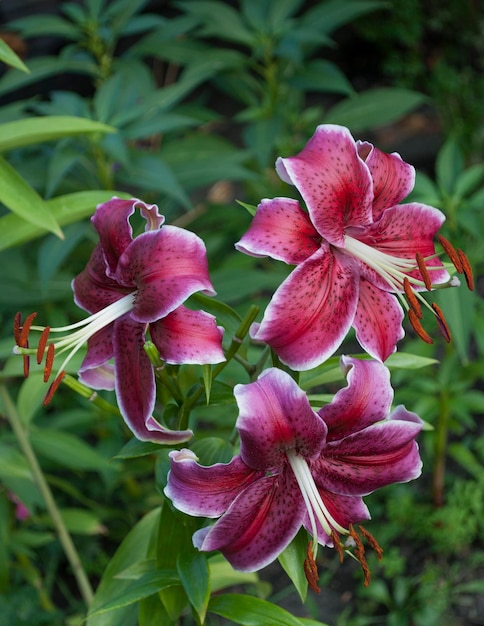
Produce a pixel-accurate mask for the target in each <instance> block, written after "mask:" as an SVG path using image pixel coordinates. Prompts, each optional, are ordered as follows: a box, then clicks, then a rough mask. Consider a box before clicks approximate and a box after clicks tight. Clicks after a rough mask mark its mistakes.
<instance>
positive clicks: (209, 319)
mask: <svg viewBox="0 0 484 626" xmlns="http://www.w3.org/2000/svg"><path fill="white" fill-rule="evenodd" d="M136 209H138V210H139V211H140V213H141V215H142V217H143V218H144V219H145V221H146V229H145V232H143V233H142V234H140V235H139V236H137V237H134V238H133V231H132V227H131V224H130V217H131V216H132V215H133V214H134V212H135V210H136ZM91 219H92V223H93V224H94V227H95V228H96V230H97V232H98V234H99V240H100V242H99V244H98V245H97V246H96V248H95V249H94V251H93V253H92V255H91V258H90V259H89V262H88V264H87V266H86V268H85V269H84V270H83V271H82V272H81V273H80V274H79V275H78V276H77V277H76V278H74V280H73V282H72V287H73V291H74V300H75V302H76V304H77V305H78V306H80V307H81V308H83V309H85V310H86V311H88V312H89V313H90V314H91V315H90V317H88V318H86V319H84V320H82V321H80V322H78V323H76V324H72V325H70V326H65V327H62V328H49V327H45V328H44V327H42V326H33V325H32V321H33V317H34V315H35V314H33V315H31V316H29V317H28V318H27V319H26V320H25V322H24V323H23V324H22V323H21V321H20V320H19V319H17V323H16V330H15V335H16V343H17V352H19V353H23V354H24V355H26V357H25V358H26V359H28V354H29V353H30V352H34V353H35V350H29V348H28V340H27V336H28V333H29V331H31V330H37V331H41V333H42V334H41V338H40V340H39V347H38V349H37V361H38V362H39V363H40V362H42V359H43V357H44V352H45V351H46V352H47V355H46V364H45V370H44V378H45V379H46V382H47V380H48V379H49V377H50V373H51V370H52V367H53V359H54V352H55V353H56V354H60V353H63V352H67V356H66V358H65V360H64V362H63V363H62V365H61V366H60V368H59V374H58V375H57V377H56V379H55V381H54V383H53V384H52V385H51V388H50V392H48V394H47V396H46V402H48V401H49V400H50V398H51V397H52V394H53V392H54V391H55V389H56V388H57V387H58V385H59V383H60V381H61V380H62V378H63V376H64V374H65V368H66V365H67V363H68V362H69V360H70V359H71V358H72V356H73V355H74V354H75V353H76V352H77V351H78V350H79V349H80V348H81V347H82V346H83V345H85V343H86V342H87V354H86V356H85V358H84V360H83V363H82V365H81V368H80V370H79V379H80V380H81V382H83V383H85V384H86V385H88V386H90V387H93V388H95V389H115V391H116V396H117V399H118V404H119V408H120V411H121V414H122V416H123V418H124V419H125V421H126V423H127V425H128V426H129V427H130V429H131V430H132V432H133V433H134V434H135V435H136V437H137V438H138V439H140V440H144V441H155V442H159V443H179V442H183V441H187V440H188V439H189V438H190V437H191V435H192V432H191V431H190V430H180V431H171V430H168V429H167V428H165V427H164V426H162V425H161V424H159V423H158V422H157V421H156V420H155V419H154V418H153V416H152V412H153V408H154V405H155V393H156V388H155V377H154V371H153V366H152V364H151V362H150V360H149V358H148V356H147V354H146V352H145V350H144V348H143V346H144V344H145V342H146V338H147V337H146V335H147V333H148V332H149V336H150V338H151V341H152V342H153V343H154V344H155V346H156V347H157V349H158V351H159V354H160V357H161V359H162V360H164V361H166V362H167V363H171V364H181V363H199V364H205V363H219V362H221V361H224V360H225V357H224V354H223V351H222V345H221V343H222V334H223V329H222V328H221V327H218V326H217V324H216V320H215V318H214V317H213V316H212V315H209V314H208V313H205V312H204V311H192V310H190V309H188V308H186V307H184V306H183V305H182V303H183V302H184V301H185V300H186V299H187V298H188V297H189V296H191V295H192V294H193V293H195V292H197V291H202V292H204V293H206V294H209V295H214V293H215V292H214V290H213V287H212V284H211V282H210V279H209V275H208V264H207V258H206V250H205V245H204V243H203V241H202V240H201V239H200V238H199V237H197V236H196V235H195V234H193V233H191V232H188V231H186V230H184V229H182V228H178V227H175V226H164V225H163V222H164V217H163V216H162V215H160V214H159V212H158V207H157V206H156V205H148V204H145V203H144V202H142V201H141V200H137V199H131V200H121V199H119V198H113V199H111V200H109V201H108V202H105V203H104V204H100V205H99V206H98V207H97V210H96V213H95V215H94V216H93V217H92V218H91ZM53 333H60V334H61V335H62V336H61V337H60V338H59V339H56V340H54V341H51V342H50V343H49V341H50V339H49V338H50V336H52V334H53Z"/></svg>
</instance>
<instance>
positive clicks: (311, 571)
mask: <svg viewBox="0 0 484 626" xmlns="http://www.w3.org/2000/svg"><path fill="white" fill-rule="evenodd" d="M304 573H305V574H306V580H307V581H308V585H309V586H310V587H311V589H312V590H313V591H315V592H316V593H320V592H321V589H320V588H319V587H318V580H319V573H318V566H317V565H316V561H315V560H314V556H313V550H312V545H311V542H309V543H308V545H307V548H306V559H305V561H304Z"/></svg>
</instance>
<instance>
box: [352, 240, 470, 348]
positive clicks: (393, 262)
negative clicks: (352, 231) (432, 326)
mask: <svg viewBox="0 0 484 626" xmlns="http://www.w3.org/2000/svg"><path fill="white" fill-rule="evenodd" d="M439 242H440V244H441V245H442V247H443V249H444V251H445V252H446V253H447V254H448V256H449V258H450V260H451V261H452V264H453V265H454V267H455V268H456V270H457V271H458V272H459V273H460V274H464V276H465V279H466V281H467V285H468V287H469V289H471V290H472V289H473V288H474V280H473V277H472V269H471V267H470V264H469V261H468V260H467V257H466V255H465V254H464V252H462V250H455V249H454V247H453V246H452V244H451V243H450V242H449V241H447V239H445V238H444V237H441V236H439ZM344 251H345V252H346V253H347V254H350V255H351V256H353V257H354V258H356V259H358V260H359V261H361V262H362V263H364V264H365V265H367V266H368V267H370V268H371V269H373V270H374V271H375V272H376V273H377V274H378V275H379V276H380V277H381V278H382V279H383V280H384V281H385V282H386V283H387V285H388V286H389V287H390V290H391V291H392V292H394V293H395V294H396V296H397V297H398V298H399V300H400V302H401V303H402V306H403V308H404V309H405V311H406V312H407V314H408V319H409V321H410V323H411V325H412V327H413V329H414V330H415V332H416V333H417V335H418V336H419V337H420V338H421V339H423V340H424V341H425V342H426V343H433V341H432V338H431V337H430V336H429V335H428V333H427V332H426V331H425V329H424V328H423V326H422V324H421V322H420V320H421V319H422V318H423V313H422V305H423V306H424V307H426V308H427V309H429V310H430V311H431V312H432V314H433V315H434V316H435V318H436V319H437V323H438V325H439V328H440V331H441V333H442V335H443V337H444V339H445V340H446V341H450V339H451V335H450V329H449V326H448V324H447V321H446V319H445V317H444V314H443V312H442V310H441V309H440V307H439V306H438V305H437V304H435V303H433V304H432V305H430V304H429V303H428V302H427V301H426V300H425V298H424V297H423V296H422V295H421V293H420V290H421V289H424V288H425V289H426V290H427V291H432V290H433V289H445V288H447V287H457V286H459V284H460V281H459V279H458V278H457V277H456V276H452V277H451V278H450V279H449V280H448V281H446V282H444V283H432V279H431V276H430V272H431V271H432V270H441V269H442V266H441V265H434V266H432V265H427V264H426V261H429V260H430V259H432V258H435V257H436V256H437V255H433V256H431V257H428V258H427V259H424V258H423V256H422V255H421V254H420V253H419V252H417V254H416V258H415V259H405V258H401V257H396V256H393V255H391V254H387V253H385V252H382V251H381V250H377V249H376V248H373V247H372V246H369V245H368V244H366V243H363V242H362V241H359V240H358V239H355V238H354V237H350V236H349V235H345V247H344ZM416 270H418V272H419V273H420V278H417V277H415V276H414V275H412V273H413V272H415V271H416Z"/></svg>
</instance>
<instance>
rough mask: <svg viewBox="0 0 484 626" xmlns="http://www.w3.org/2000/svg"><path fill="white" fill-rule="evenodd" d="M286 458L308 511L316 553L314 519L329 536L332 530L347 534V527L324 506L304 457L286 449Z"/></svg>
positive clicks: (316, 536)
mask: <svg viewBox="0 0 484 626" xmlns="http://www.w3.org/2000/svg"><path fill="white" fill-rule="evenodd" d="M286 454H287V460H288V461H289V464H290V466H291V468H292V471H293V472H294V476H295V477H296V480H297V484H298V485H299V489H300V490H301V494H302V497H303V499H304V504H305V505H306V509H307V511H308V515H309V519H310V521H311V530H312V535H313V553H314V554H316V551H317V545H318V530H317V526H316V519H317V520H318V521H319V523H320V524H321V526H322V528H323V530H324V532H325V533H326V534H327V535H328V536H329V537H331V534H332V532H333V530H335V531H336V532H338V533H340V534H343V535H347V534H348V529H347V528H343V527H342V526H340V524H338V522H337V521H336V520H335V519H334V517H333V516H332V515H331V513H330V512H329V511H328V509H327V508H326V506H325V504H324V502H323V500H322V499H321V496H320V495H319V491H318V488H317V486H316V484H315V482H314V478H313V476H312V474H311V470H310V469H309V466H308V464H307V461H306V459H304V458H303V457H302V456H300V455H299V454H297V452H296V451H295V450H287V452H286Z"/></svg>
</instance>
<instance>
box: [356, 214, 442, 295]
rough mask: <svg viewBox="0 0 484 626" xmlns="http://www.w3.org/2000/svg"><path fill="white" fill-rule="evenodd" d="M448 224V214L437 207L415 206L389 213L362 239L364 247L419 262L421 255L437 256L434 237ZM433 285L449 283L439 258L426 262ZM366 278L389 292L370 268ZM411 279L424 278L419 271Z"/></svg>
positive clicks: (409, 273) (410, 273)
mask: <svg viewBox="0 0 484 626" xmlns="http://www.w3.org/2000/svg"><path fill="white" fill-rule="evenodd" d="M444 221H445V216H444V214H443V213H442V212H441V211H439V210H438V209H435V208H434V207H431V206H427V205H425V204H419V203H417V202H412V203H411V204H400V205H397V206H395V207H392V208H391V209H387V210H386V211H385V212H384V213H383V214H382V216H381V218H380V219H379V220H378V221H377V222H375V223H374V224H372V225H371V226H369V227H368V228H367V229H366V230H365V232H364V234H363V235H361V236H358V239H360V240H361V241H362V242H363V243H366V244H368V245H369V246H372V247H373V248H376V249H377V250H380V251H381V252H385V253H386V254H391V255H393V256H395V257H399V258H401V259H415V256H416V254H417V252H420V254H421V255H422V256H423V257H428V256H432V255H434V254H435V246H434V241H433V239H434V237H435V235H436V233H437V231H438V230H439V228H440V227H441V226H442V224H443V223H444ZM425 264H426V265H427V267H429V268H430V267H437V268H439V269H436V270H429V273H430V276H431V279H432V282H433V283H442V282H445V281H447V280H449V274H448V272H447V271H446V270H445V269H443V267H442V261H441V260H440V259H438V258H434V259H430V260H427V261H426V262H425ZM363 271H364V273H365V276H366V277H367V278H368V280H370V281H371V282H373V283H374V284H375V285H377V286H381V288H383V289H388V285H386V283H385V282H384V281H383V280H382V279H381V278H380V277H379V276H377V275H376V273H375V272H374V271H373V270H371V269H370V268H366V269H362V272H363ZM408 275H409V276H413V277H414V278H417V279H419V278H420V272H419V271H418V270H415V271H412V272H408Z"/></svg>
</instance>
